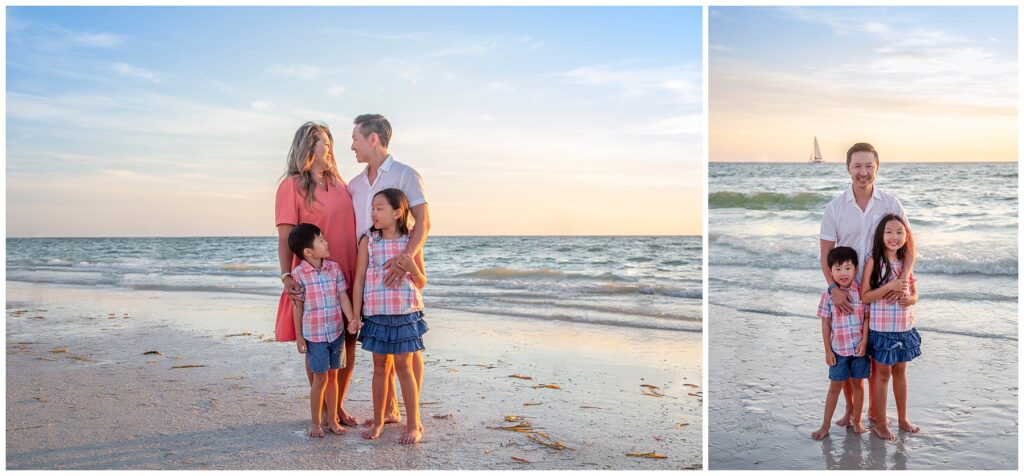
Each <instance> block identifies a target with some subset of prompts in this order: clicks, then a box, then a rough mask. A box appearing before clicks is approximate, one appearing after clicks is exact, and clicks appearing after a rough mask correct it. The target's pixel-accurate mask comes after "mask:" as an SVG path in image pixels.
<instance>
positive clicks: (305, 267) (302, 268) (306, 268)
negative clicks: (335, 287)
mask: <svg viewBox="0 0 1024 476" xmlns="http://www.w3.org/2000/svg"><path fill="white" fill-rule="evenodd" d="M326 264H327V259H324V260H322V261H320V269H316V268H314V267H313V265H311V264H309V261H306V260H302V262H300V263H299V272H300V273H314V272H318V271H323V270H324V266H325V265H326Z"/></svg>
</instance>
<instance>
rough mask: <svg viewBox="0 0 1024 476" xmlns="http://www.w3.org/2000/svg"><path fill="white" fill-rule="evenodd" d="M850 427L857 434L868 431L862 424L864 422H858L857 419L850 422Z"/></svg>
mask: <svg viewBox="0 0 1024 476" xmlns="http://www.w3.org/2000/svg"><path fill="white" fill-rule="evenodd" d="M850 429H852V430H853V432H854V433H856V434H858V435H860V434H862V433H864V432H866V431H868V429H867V427H865V426H864V423H862V422H859V421H857V422H853V423H851V424H850Z"/></svg>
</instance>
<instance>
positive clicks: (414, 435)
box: [398, 427, 423, 445]
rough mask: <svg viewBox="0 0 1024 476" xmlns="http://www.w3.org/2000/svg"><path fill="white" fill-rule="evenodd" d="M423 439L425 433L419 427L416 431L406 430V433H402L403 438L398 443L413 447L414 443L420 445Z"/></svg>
mask: <svg viewBox="0 0 1024 476" xmlns="http://www.w3.org/2000/svg"><path fill="white" fill-rule="evenodd" d="M422 439H423V432H422V431H420V427H417V428H416V429H415V430H412V431H409V430H406V431H405V433H402V437H401V438H399V439H398V442H399V443H401V444H403V445H411V444H413V443H419V442H420V440H422Z"/></svg>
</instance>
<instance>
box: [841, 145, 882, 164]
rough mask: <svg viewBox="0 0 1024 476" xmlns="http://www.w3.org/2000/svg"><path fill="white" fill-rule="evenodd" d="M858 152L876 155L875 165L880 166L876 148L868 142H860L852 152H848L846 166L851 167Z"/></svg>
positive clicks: (851, 149) (854, 146) (851, 148)
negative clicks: (851, 162) (854, 155)
mask: <svg viewBox="0 0 1024 476" xmlns="http://www.w3.org/2000/svg"><path fill="white" fill-rule="evenodd" d="M857 152H871V153H872V154H874V155H875V165H878V151H877V150H875V146H873V145H871V144H868V143H867V142H858V143H856V144H853V147H850V150H848V151H846V166H847V167H849V166H850V160H852V159H853V154H855V153H857Z"/></svg>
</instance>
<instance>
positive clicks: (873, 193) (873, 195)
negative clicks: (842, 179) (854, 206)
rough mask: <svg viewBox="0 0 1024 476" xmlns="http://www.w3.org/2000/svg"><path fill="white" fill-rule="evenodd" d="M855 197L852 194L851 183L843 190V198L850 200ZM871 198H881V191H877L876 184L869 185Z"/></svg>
mask: <svg viewBox="0 0 1024 476" xmlns="http://www.w3.org/2000/svg"><path fill="white" fill-rule="evenodd" d="M856 198H857V197H856V196H854V195H853V185H850V186H849V187H848V188H847V189H846V191H845V192H843V199H844V200H845V201H847V202H852V201H854V200H855V199H856ZM871 198H873V199H875V200H881V199H882V193H881V192H879V191H878V186H873V187H871Z"/></svg>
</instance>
